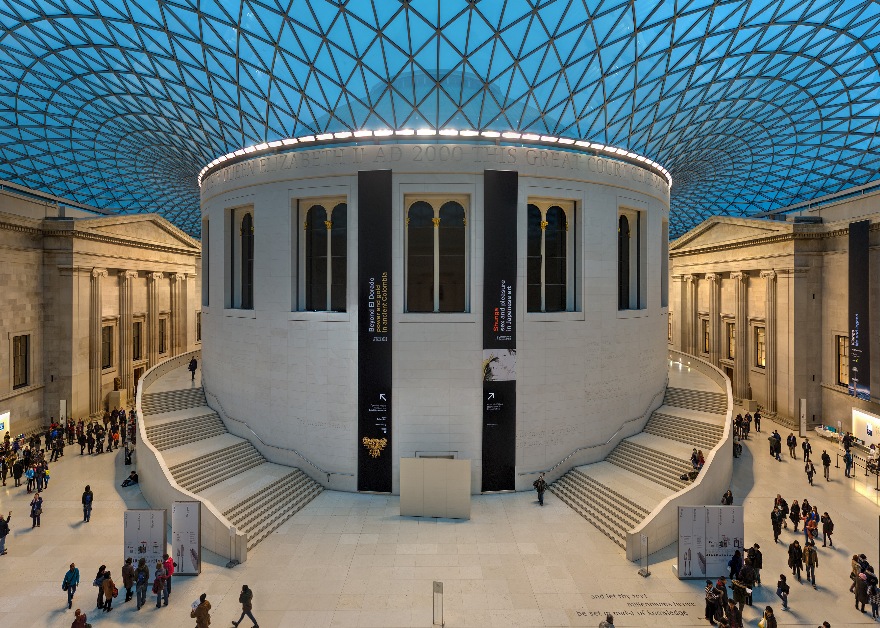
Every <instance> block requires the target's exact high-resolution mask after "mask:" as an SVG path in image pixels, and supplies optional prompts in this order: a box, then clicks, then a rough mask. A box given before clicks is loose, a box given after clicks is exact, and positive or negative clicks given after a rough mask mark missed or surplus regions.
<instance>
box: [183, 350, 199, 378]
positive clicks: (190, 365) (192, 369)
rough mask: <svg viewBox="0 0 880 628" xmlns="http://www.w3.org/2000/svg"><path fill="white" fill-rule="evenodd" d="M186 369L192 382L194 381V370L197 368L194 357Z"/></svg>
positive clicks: (197, 364)
mask: <svg viewBox="0 0 880 628" xmlns="http://www.w3.org/2000/svg"><path fill="white" fill-rule="evenodd" d="M186 368H188V369H189V372H190V373H191V374H192V381H196V369H197V368H199V363H198V360H196V358H195V356H193V359H192V360H190V361H189V366H187V367H186Z"/></svg>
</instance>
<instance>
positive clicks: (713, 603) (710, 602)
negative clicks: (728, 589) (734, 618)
mask: <svg viewBox="0 0 880 628" xmlns="http://www.w3.org/2000/svg"><path fill="white" fill-rule="evenodd" d="M718 599H719V595H718V593H717V592H716V591H715V585H714V584H712V581H711V580H706V619H707V620H708V622H709V623H710V624H712V625H713V626H714V625H715V610H716V608H717V606H718Z"/></svg>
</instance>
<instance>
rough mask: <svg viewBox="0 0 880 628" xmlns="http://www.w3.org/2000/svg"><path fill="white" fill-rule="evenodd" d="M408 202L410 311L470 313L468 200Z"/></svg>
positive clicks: (407, 276) (416, 200)
mask: <svg viewBox="0 0 880 628" xmlns="http://www.w3.org/2000/svg"><path fill="white" fill-rule="evenodd" d="M406 204H407V212H406V311H407V312H466V311H467V310H468V298H467V247H468V243H467V209H466V205H467V200H466V199H464V198H461V199H450V198H448V197H446V198H442V197H439V198H433V197H431V198H420V199H409V200H408V201H407V203H406Z"/></svg>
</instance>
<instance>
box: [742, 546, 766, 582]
mask: <svg viewBox="0 0 880 628" xmlns="http://www.w3.org/2000/svg"><path fill="white" fill-rule="evenodd" d="M746 556H747V557H748V562H749V564H750V565H751V566H752V569H754V570H755V584H756V585H758V586H761V569H763V568H764V555H763V554H762V553H761V546H760V545H758V544H757V543H755V544H754V545H753V546H752V547H750V548H749V551H748V553H747V554H746Z"/></svg>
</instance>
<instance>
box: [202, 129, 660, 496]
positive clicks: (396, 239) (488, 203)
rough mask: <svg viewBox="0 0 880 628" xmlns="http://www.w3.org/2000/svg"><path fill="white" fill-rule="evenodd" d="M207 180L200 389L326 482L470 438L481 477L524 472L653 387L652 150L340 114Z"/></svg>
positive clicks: (373, 482) (394, 479) (210, 172)
mask: <svg viewBox="0 0 880 628" xmlns="http://www.w3.org/2000/svg"><path fill="white" fill-rule="evenodd" d="M450 133H454V132H450ZM200 182H201V198H202V218H203V226H202V236H203V266H204V268H203V295H202V297H203V309H202V334H203V350H202V351H203V372H204V383H205V388H206V392H207V394H208V401H209V404H210V405H212V406H214V407H215V408H216V409H217V410H218V411H220V412H221V413H222V414H223V415H225V416H226V417H229V418H234V419H236V420H238V421H241V422H244V423H246V424H247V425H248V426H249V427H250V428H251V429H252V430H253V432H254V433H255V434H256V435H258V436H259V438H260V439H261V440H262V441H264V442H265V443H268V444H270V445H271V447H268V448H266V449H267V451H266V452H265V453H266V454H267V455H269V456H270V457H272V454H273V453H274V454H276V456H275V457H276V459H279V461H280V460H284V461H287V462H290V463H291V464H297V465H299V466H301V467H302V468H303V469H304V470H305V471H307V472H310V473H312V475H313V476H314V477H315V478H316V479H318V480H319V481H321V482H322V483H324V484H325V485H327V486H329V487H331V488H337V489H342V490H361V491H376V492H395V493H396V492H397V491H398V487H399V473H398V469H399V460H400V459H401V458H407V457H423V456H444V457H454V458H462V459H470V460H471V461H472V465H471V469H472V490H473V492H480V491H483V492H490V491H502V490H515V489H525V488H530V487H531V483H532V481H533V480H534V479H535V473H536V472H538V471H540V470H545V469H550V468H551V467H554V465H557V464H558V463H560V461H563V460H565V462H564V463H563V464H562V465H559V467H556V469H558V470H561V471H564V470H567V469H568V468H569V467H570V466H572V465H573V464H583V463H586V462H592V461H595V460H598V459H601V458H603V457H604V455H605V454H606V453H607V451H608V450H609V449H610V447H611V446H613V444H614V443H615V442H616V439H617V438H619V437H622V436H626V435H629V433H632V432H635V431H638V429H641V425H640V422H639V421H638V420H635V421H633V419H638V417H642V416H644V418H645V419H647V415H646V414H645V413H646V411H648V410H649V409H651V408H653V407H656V406H657V405H659V404H660V402H661V399H662V390H663V388H664V385H665V378H666V333H665V332H666V329H667V323H668V320H667V291H668V286H667V257H668V256H667V240H668V215H669V177H668V174H667V173H666V171H665V170H664V169H662V168H661V167H660V166H659V165H657V164H654V163H653V162H650V161H649V160H646V159H644V158H643V157H640V156H637V155H634V154H632V153H628V152H626V151H623V150H618V149H613V148H609V147H604V146H599V145H591V144H589V143H587V142H574V141H572V140H565V139H558V138H539V137H537V136H520V135H519V134H498V133H482V134H477V133H476V132H471V133H470V134H467V133H465V132H463V133H459V134H455V135H452V134H448V133H446V132H441V133H440V134H435V133H433V132H431V134H430V135H426V136H421V135H420V134H419V133H418V132H416V133H414V132H411V131H410V132H406V131H404V132H401V131H398V132H396V133H391V132H386V133H384V134H383V133H380V132H374V133H370V132H363V133H360V134H354V135H353V134H351V133H345V134H336V136H331V135H327V136H318V137H317V138H299V139H298V140H285V141H283V142H273V143H272V144H263V145H260V146H257V147H253V148H248V149H245V150H242V151H237V152H236V153H235V154H231V155H228V156H225V157H221V158H219V159H217V160H215V161H214V162H212V164H210V165H209V166H208V167H207V168H205V170H204V171H203V172H202V175H201V177H200ZM229 423H230V425H239V426H240V425H241V424H238V423H235V421H229ZM622 426H623V429H622V430H621V427H622ZM634 426H635V427H634ZM243 429H244V428H243ZM624 432H626V433H624ZM609 439H611V444H605V443H606V442H607V441H609ZM593 446H595V447H593ZM276 448H277V449H276ZM292 450H295V452H296V454H293V453H290V452H291V451H292ZM572 454H573V455H572ZM563 467H564V468H563ZM319 469H320V471H319Z"/></svg>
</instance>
